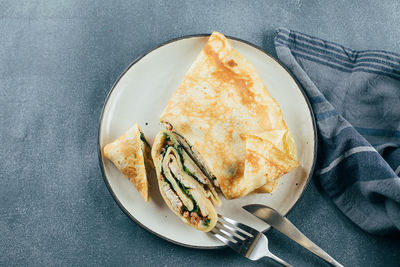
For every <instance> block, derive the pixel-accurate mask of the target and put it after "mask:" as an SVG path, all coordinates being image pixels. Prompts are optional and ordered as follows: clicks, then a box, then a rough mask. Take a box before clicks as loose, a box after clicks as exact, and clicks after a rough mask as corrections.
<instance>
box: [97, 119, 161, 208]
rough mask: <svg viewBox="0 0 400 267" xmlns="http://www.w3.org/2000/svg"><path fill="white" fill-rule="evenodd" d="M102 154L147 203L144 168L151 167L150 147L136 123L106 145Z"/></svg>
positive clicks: (147, 187) (146, 184) (147, 195)
mask: <svg viewBox="0 0 400 267" xmlns="http://www.w3.org/2000/svg"><path fill="white" fill-rule="evenodd" d="M103 152H104V156H105V157H106V158H108V159H110V160H111V161H112V162H113V163H114V164H115V166H116V167H117V168H118V169H119V170H120V171H121V172H122V173H123V174H124V175H125V176H126V177H127V178H128V179H129V180H130V182H131V183H132V184H133V185H134V186H135V187H136V189H137V191H138V192H139V193H140V194H141V195H142V197H143V199H144V200H145V201H146V202H148V201H149V185H148V181H147V172H146V168H149V167H151V166H152V165H153V162H152V160H151V147H150V145H149V143H148V142H147V140H146V138H145V136H144V134H143V132H142V131H141V129H140V127H139V125H138V124H137V123H136V124H135V125H133V126H132V127H131V128H130V129H129V130H128V131H126V132H125V133H124V134H123V135H121V136H120V137H119V138H118V139H116V140H115V141H114V142H112V143H110V144H107V145H106V146H105V147H104V149H103Z"/></svg>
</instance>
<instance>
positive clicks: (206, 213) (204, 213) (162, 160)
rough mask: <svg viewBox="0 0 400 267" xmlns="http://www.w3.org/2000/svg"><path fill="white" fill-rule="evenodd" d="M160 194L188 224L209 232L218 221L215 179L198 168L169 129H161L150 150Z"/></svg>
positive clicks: (218, 203) (218, 201)
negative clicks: (212, 179)
mask: <svg viewBox="0 0 400 267" xmlns="http://www.w3.org/2000/svg"><path fill="white" fill-rule="evenodd" d="M151 155H152V158H153V162H154V166H155V169H156V172H157V180H158V185H159V188H160V192H161V195H162V197H163V199H164V201H165V202H166V203H167V205H168V207H169V208H170V209H171V210H172V211H173V212H174V213H175V214H176V215H177V216H178V217H179V218H181V220H182V221H183V222H185V223H186V224H188V225H190V226H192V227H194V228H196V229H198V230H201V231H204V232H208V231H210V230H211V229H212V228H213V227H214V226H215V224H216V223H217V212H216V210H215V207H214V205H213V203H214V204H216V205H220V199H219V197H218V194H217V192H216V191H215V189H214V186H213V184H212V182H211V181H210V180H209V178H208V177H206V176H205V175H204V174H203V173H202V171H201V170H200V169H199V168H198V167H197V165H196V164H195V163H194V162H193V160H192V159H191V158H190V157H189V155H188V154H187V152H186V151H185V149H184V148H183V147H182V145H181V144H180V143H179V142H178V140H177V139H176V135H175V134H173V133H172V132H169V131H161V132H160V133H159V134H158V135H157V136H156V138H155V140H154V144H153V148H152V151H151Z"/></svg>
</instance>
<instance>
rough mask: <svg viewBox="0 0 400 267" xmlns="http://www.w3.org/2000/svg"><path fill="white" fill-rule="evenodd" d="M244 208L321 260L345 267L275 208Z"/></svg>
mask: <svg viewBox="0 0 400 267" xmlns="http://www.w3.org/2000/svg"><path fill="white" fill-rule="evenodd" d="M242 208H243V209H245V210H246V211H248V212H250V213H251V214H253V215H254V216H256V217H257V218H259V219H261V220H263V221H264V222H266V223H267V224H269V225H271V226H272V227H274V228H275V229H276V230H278V231H279V232H281V233H282V234H284V235H286V236H287V237H289V238H290V239H292V240H293V241H295V242H296V243H298V244H300V245H301V246H303V247H304V248H306V249H308V250H309V251H311V252H312V253H314V254H315V255H317V256H319V257H320V258H322V259H323V260H325V261H326V262H328V263H330V264H331V265H333V266H341V267H343V265H341V264H340V263H339V262H337V261H336V260H335V259H334V258H332V257H331V256H329V255H328V253H326V252H325V251H323V250H322V249H321V248H320V247H318V246H317V245H316V244H314V243H313V242H312V241H311V240H310V239H308V238H307V237H306V236H305V235H303V234H302V233H301V232H300V231H299V229H297V228H296V226H294V225H293V224H292V223H291V222H290V221H289V220H288V219H287V218H286V217H284V216H283V215H281V214H280V213H279V212H277V211H276V210H274V209H273V208H270V207H267V206H264V205H260V204H252V205H246V206H243V207H242Z"/></svg>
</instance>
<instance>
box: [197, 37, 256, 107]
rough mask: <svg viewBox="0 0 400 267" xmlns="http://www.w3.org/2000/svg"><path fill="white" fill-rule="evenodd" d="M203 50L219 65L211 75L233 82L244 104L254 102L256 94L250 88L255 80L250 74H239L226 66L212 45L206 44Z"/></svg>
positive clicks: (225, 81)
mask: <svg viewBox="0 0 400 267" xmlns="http://www.w3.org/2000/svg"><path fill="white" fill-rule="evenodd" d="M203 51H204V53H205V54H206V55H208V57H209V58H211V59H212V60H213V61H214V63H215V64H216V66H217V69H216V71H215V72H213V73H211V75H212V76H213V77H214V78H215V79H217V80H219V81H220V82H221V83H225V84H232V85H233V88H234V89H235V90H236V92H237V93H238V95H239V96H240V99H241V102H242V104H243V105H248V104H250V103H253V102H254V97H255V95H254V93H253V92H252V91H251V90H250V89H249V88H251V87H252V86H253V82H252V80H251V78H250V77H249V75H246V74H244V73H242V74H241V75H238V74H236V73H235V72H233V71H232V70H231V69H229V68H228V67H226V66H225V64H224V63H223V62H222V61H221V60H220V59H219V57H218V54H217V53H216V52H214V51H213V50H212V47H211V46H210V45H209V44H208V43H207V44H206V45H205V46H204V48H203Z"/></svg>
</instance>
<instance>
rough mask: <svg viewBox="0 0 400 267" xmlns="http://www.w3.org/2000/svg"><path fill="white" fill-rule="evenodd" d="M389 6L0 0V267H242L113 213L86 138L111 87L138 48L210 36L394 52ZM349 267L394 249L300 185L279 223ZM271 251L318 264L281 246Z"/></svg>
mask: <svg viewBox="0 0 400 267" xmlns="http://www.w3.org/2000/svg"><path fill="white" fill-rule="evenodd" d="M399 21H400V4H399V3H398V1H396V0H393V1H351V2H348V1H328V0H326V1H304V2H300V1H290V2H283V1H102V3H100V1H59V3H55V2H53V1H33V0H31V1H1V2H0V36H1V37H0V121H1V128H0V147H1V152H2V153H1V155H0V175H1V179H0V201H1V204H0V265H10V264H15V265H40V266H43V265H52V266H57V265H136V266H142V265H147V266H150V265H154V266H158V265H167V266H175V265H182V266H183V265H193V266H198V265H206V264H207V265H213V266H221V265H226V266H228V265H229V266H243V265H247V264H249V265H250V264H254V265H255V266H257V265H258V266H262V265H265V264H271V265H273V266H277V265H276V264H275V263H273V262H272V261H269V260H262V261H259V262H257V263H253V262H250V261H247V260H246V259H243V258H241V257H239V256H237V255H236V254H235V253H233V252H231V251H230V250H216V251H201V250H194V249H189V248H184V247H179V246H176V245H173V244H170V243H168V242H166V241H164V240H162V239H160V238H158V237H155V236H153V235H152V234H150V233H148V232H146V231H145V230H143V229H141V228H140V227H139V226H137V225H136V224H135V223H133V222H132V221H131V220H130V219H129V218H128V217H127V216H125V214H124V213H123V212H122V211H121V210H120V209H119V208H118V206H117V204H116V203H115V202H114V200H113V199H112V197H111V195H110V194H109V192H108V191H107V188H106V186H105V184H104V182H103V180H102V178H101V174H100V169H99V166H98V159H97V147H96V145H97V139H96V138H97V125H98V118H99V115H100V111H101V107H102V104H103V101H104V99H105V97H106V95H107V92H108V91H109V89H110V87H111V85H112V84H113V82H114V81H115V80H116V79H117V77H118V76H119V74H120V73H121V72H122V71H123V70H124V69H125V67H127V66H128V65H129V63H130V62H131V61H133V60H134V59H135V58H136V57H138V56H139V55H141V54H142V53H143V52H145V51H146V50H148V49H151V48H152V47H154V46H156V45H158V44H160V43H161V42H164V41H167V40H169V39H171V38H176V37H179V36H181V35H187V34H193V33H207V32H211V31H212V30H218V31H221V32H223V33H225V34H227V35H232V36H236V37H239V38H242V39H245V40H248V41H250V42H252V43H254V44H256V45H259V46H261V47H263V48H264V49H265V50H267V51H268V52H271V53H272V54H275V51H274V49H273V42H272V40H273V32H274V29H275V28H277V27H279V26H285V27H288V28H291V29H296V30H299V31H302V32H305V33H309V34H313V35H316V36H318V37H321V38H325V39H329V40H332V41H336V42H340V43H342V44H343V45H345V46H349V47H352V48H354V49H385V50H390V51H394V52H398V53H399V52H400V27H398V23H399ZM288 217H289V219H291V220H292V221H293V223H294V224H296V225H297V226H298V227H299V228H300V229H301V230H302V231H303V232H304V233H305V234H306V235H307V236H309V237H310V238H311V239H312V240H314V241H315V242H316V243H317V244H319V245H320V246H321V247H322V248H324V249H325V250H326V251H327V252H328V253H330V254H331V255H332V256H334V257H335V258H337V259H338V260H339V261H341V262H342V263H344V264H345V265H347V266H393V265H396V264H398V262H395V260H396V259H397V260H398V259H399V258H400V251H399V247H400V239H399V238H394V237H391V238H390V237H374V236H371V235H369V234H367V233H365V232H363V231H361V230H360V229H358V228H357V227H356V226H354V225H353V224H352V223H351V222H350V221H349V220H348V219H347V218H346V217H344V216H343V215H342V213H341V212H340V211H339V210H337V209H336V208H335V206H333V204H332V203H331V202H330V201H329V200H328V199H326V197H325V196H324V193H323V192H321V191H319V190H318V187H317V186H316V185H315V183H314V182H311V183H310V185H309V187H308V188H307V190H306V192H305V193H304V195H303V197H302V198H301V200H300V201H299V203H298V204H297V205H296V206H295V208H294V209H293V210H292V212H291V213H290V214H289V216H288ZM268 236H269V238H270V243H271V250H272V251H273V252H275V253H276V254H278V255H279V256H281V257H282V258H284V259H287V261H288V262H290V263H292V264H294V265H296V266H312V265H322V264H323V263H322V262H321V261H320V260H319V259H318V258H317V257H315V256H313V255H311V254H310V253H308V252H307V251H306V250H304V249H302V248H301V247H299V246H297V245H295V244H294V243H293V242H290V241H289V240H288V239H287V238H285V237H283V236H282V235H280V234H279V233H276V232H274V231H271V232H269V233H268Z"/></svg>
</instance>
